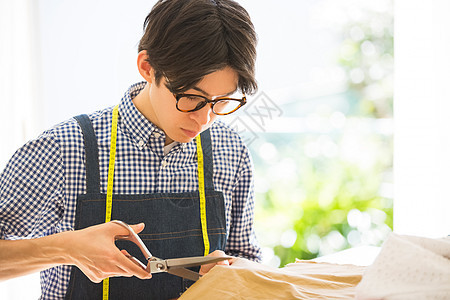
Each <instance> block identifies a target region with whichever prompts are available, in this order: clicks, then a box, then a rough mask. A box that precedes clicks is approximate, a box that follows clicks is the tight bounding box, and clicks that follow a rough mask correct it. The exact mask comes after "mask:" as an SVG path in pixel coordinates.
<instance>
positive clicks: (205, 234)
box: [103, 105, 209, 300]
mask: <svg viewBox="0 0 450 300" xmlns="http://www.w3.org/2000/svg"><path fill="white" fill-rule="evenodd" d="M118 119H119V106H118V105H116V106H115V107H114V109H113V116H112V125H111V148H110V150H109V168H108V186H107V189H106V214H105V223H106V222H109V221H111V212H112V194H113V185H114V164H115V161H116V144H117V120H118ZM195 140H196V142H197V161H198V189H199V194H200V220H201V225H202V234H203V244H204V246H205V252H204V254H205V256H206V255H208V254H209V238H208V229H207V226H206V197H205V175H204V171H203V150H202V142H201V138H200V135H198V136H197V137H196V138H195ZM108 298H109V278H105V279H104V280H103V300H108Z"/></svg>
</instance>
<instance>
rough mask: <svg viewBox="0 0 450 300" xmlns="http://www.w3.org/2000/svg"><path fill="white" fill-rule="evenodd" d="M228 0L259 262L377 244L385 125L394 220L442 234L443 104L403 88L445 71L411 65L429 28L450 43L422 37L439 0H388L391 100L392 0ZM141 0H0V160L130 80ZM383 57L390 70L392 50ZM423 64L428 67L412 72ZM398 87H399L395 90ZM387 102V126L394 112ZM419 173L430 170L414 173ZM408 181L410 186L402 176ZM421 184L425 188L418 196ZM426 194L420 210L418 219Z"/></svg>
mask: <svg viewBox="0 0 450 300" xmlns="http://www.w3.org/2000/svg"><path fill="white" fill-rule="evenodd" d="M239 2H240V3H241V4H242V5H243V6H244V7H245V8H246V9H247V10H248V12H249V13H250V15H251V17H252V20H253V22H254V25H255V27H256V31H257V33H258V36H259V44H258V60H257V79H258V82H259V91H258V92H257V93H256V94H255V95H253V96H251V97H249V98H250V99H249V100H250V101H249V105H246V106H245V107H244V108H243V109H241V110H240V111H239V113H237V114H236V115H231V116H228V117H225V118H224V120H225V121H226V122H228V123H230V124H231V125H232V126H233V127H234V128H235V129H236V130H237V131H238V132H240V133H241V134H242V136H243V137H244V139H245V141H246V142H247V144H248V146H249V148H250V150H251V153H252V156H253V160H254V164H255V170H256V177H255V188H256V193H255V195H256V208H255V227H256V231H257V236H258V239H259V241H260V244H261V246H262V247H263V253H264V261H263V263H264V264H268V265H271V266H273V267H282V266H284V265H285V264H287V263H290V262H294V261H295V259H296V258H298V259H312V258H315V257H318V256H324V255H327V254H331V253H335V252H338V251H340V250H344V249H347V248H351V247H357V246H362V245H370V246H380V245H381V244H382V243H383V241H384V240H385V239H386V237H387V236H388V235H389V233H390V232H392V230H393V226H394V219H393V211H394V207H393V199H394V188H393V182H394V173H393V162H394V155H393V153H394V148H393V142H394V137H395V139H396V149H401V151H402V152H401V153H400V155H396V156H395V158H396V161H397V160H398V161H397V162H398V165H401V166H402V167H403V168H402V170H400V171H399V172H397V171H396V173H395V174H396V175H395V178H397V174H400V175H402V177H401V178H400V180H398V181H397V179H396V180H395V182H396V195H400V196H399V197H397V196H396V202H395V205H396V219H395V224H396V227H395V228H398V230H397V229H396V230H395V231H398V232H401V233H411V234H413V233H416V234H417V233H422V234H428V235H437V234H441V233H445V232H447V234H448V231H449V230H448V229H450V227H449V226H448V225H449V224H448V222H447V223H446V224H442V220H444V219H446V217H445V215H447V213H445V208H448V204H443V203H444V201H445V199H446V198H445V197H446V196H447V195H446V194H445V193H439V190H438V189H436V188H435V186H434V185H435V184H436V182H437V183H442V182H443V179H442V178H445V175H448V171H447V170H448V168H445V169H443V166H450V163H448V162H449V161H448V159H447V156H448V155H445V153H446V150H450V145H449V143H448V142H445V140H443V139H442V138H441V137H442V133H443V128H448V126H447V125H448V121H445V120H446V118H445V117H444V116H443V115H442V113H441V111H445V110H441V109H439V108H437V107H438V105H435V104H436V102H433V101H441V100H442V99H443V98H442V95H439V97H429V98H426V101H427V104H428V105H426V106H425V107H428V108H429V109H431V108H433V109H435V110H432V111H431V110H428V111H426V112H429V113H430V114H427V115H426V116H427V117H428V118H429V119H427V120H430V119H433V116H436V114H438V115H439V116H441V118H440V119H439V118H438V119H437V120H440V121H439V124H436V123H433V122H431V123H430V122H422V121H423V120H424V117H423V114H422V113H421V110H422V111H423V109H426V108H424V106H422V105H415V104H414V103H415V102H414V100H416V98H414V97H415V95H416V94H417V95H421V96H422V95H423V94H422V93H420V92H421V91H423V90H425V89H428V88H429V87H436V86H444V85H445V84H443V85H442V84H441V85H437V84H438V83H444V81H443V80H444V79H443V76H440V77H439V78H436V77H433V76H434V75H431V74H434V70H436V68H438V69H439V68H440V67H439V66H440V65H441V63H442V61H436V60H433V61H432V63H431V67H430V68H428V69H426V70H425V72H420V75H417V74H419V73H418V72H417V71H416V67H422V68H426V65H427V64H426V63H425V61H427V62H428V61H429V60H428V59H426V58H425V57H426V56H427V55H428V54H430V49H433V48H432V47H433V45H434V43H436V41H438V42H439V41H444V42H442V43H443V44H441V46H442V47H441V48H440V49H441V50H440V51H441V52H439V53H438V55H440V56H439V57H440V58H442V59H446V58H445V57H446V55H445V53H446V50H449V48H450V47H449V43H448V38H442V37H443V36H444V35H445V31H440V32H438V35H437V36H435V37H434V38H431V39H427V35H426V33H424V31H425V29H424V28H427V29H436V30H437V28H445V26H436V24H435V23H433V22H438V23H437V24H440V25H442V24H444V25H445V24H447V25H450V24H448V23H449V22H448V21H443V20H444V17H445V16H444V14H443V13H440V12H441V11H445V8H448V4H446V3H445V1H436V2H439V3H437V4H436V3H435V1H433V2H432V3H431V2H430V3H428V4H425V3H421V2H420V1H416V0H415V1H398V2H397V3H399V4H396V5H397V6H401V7H402V8H403V10H402V12H404V14H403V15H401V14H400V16H399V19H397V16H398V14H397V11H399V10H397V9H396V22H397V20H401V22H400V24H401V25H402V27H401V28H402V29H404V32H405V33H406V34H405V35H404V36H406V38H403V39H402V41H403V44H402V45H404V47H402V48H400V50H401V53H402V54H404V56H402V57H403V60H400V62H402V65H401V67H400V68H399V69H400V72H397V71H396V93H398V97H396V101H395V105H394V104H393V95H394V89H393V83H394V73H393V70H394V44H393V36H394V22H393V18H394V14H393V10H394V8H393V1H392V0H377V1H369V0H334V1H331V0H302V1H298V0H297V1H294V0H284V1H281V2H280V1H275V0H270V1H257V0H242V1H239ZM154 3H155V1H148V0H147V1H144V0H135V1H126V2H125V1H118V0H113V1H111V0H110V1H106V0H98V1H87V0H79V1H70V0H35V1H33V0H14V1H12V0H0V29H1V30H0V45H1V47H0V51H1V52H0V63H1V66H2V67H1V69H0V104H1V107H2V109H1V118H0V126H1V127H0V128H1V129H0V138H1V139H2V146H1V148H0V167H1V169H3V167H4V165H5V164H6V162H7V161H8V159H9V158H10V157H11V155H12V154H13V153H14V151H15V150H16V149H17V148H18V147H20V146H21V145H22V144H23V143H24V142H25V141H27V140H29V139H31V138H33V137H35V136H37V135H38V134H39V133H40V132H42V131H43V130H45V129H46V128H48V127H50V126H53V125H55V124H57V123H59V122H61V121H63V120H65V119H67V118H70V117H72V116H74V115H77V114H80V113H87V112H92V111H94V110H98V109H102V108H104V107H107V106H112V105H115V104H116V103H118V102H119V101H120V98H121V97H122V95H123V93H124V92H125V90H126V89H127V88H128V87H129V86H130V85H131V84H133V83H134V82H137V81H140V80H141V78H140V75H139V73H138V72H137V68H136V54H137V44H138V42H139V39H140V37H141V35H142V24H143V20H144V18H145V16H146V15H147V14H148V12H149V11H150V9H151V7H152V6H153V4H154ZM436 8H437V9H436ZM433 12H434V13H433ZM418 16H420V17H421V18H418ZM419 19H420V20H422V21H423V23H420V22H417V20H419ZM439 22H441V23H439ZM442 22H444V23H442ZM445 22H447V23H445ZM396 26H397V25H396ZM427 26H428V27H427ZM397 28H399V27H398V26H397ZM429 32H432V30H431V31H429ZM396 43H397V38H396ZM396 47H397V46H396ZM410 49H414V51H409V50H410ZM396 53H398V52H397V50H396ZM410 53H412V54H411V55H412V56H408V55H409V54H410ZM433 53H435V54H436V52H433ZM417 57H419V59H418V60H417ZM421 59H423V60H421ZM411 62H415V63H414V64H411ZM395 63H396V70H397V54H396V62H395ZM443 65H444V66H445V65H447V66H448V65H449V64H448V60H446V61H444V63H443ZM433 68H434V69H433ZM442 72H444V73H439V74H447V73H448V71H442ZM397 74H401V75H402V77H401V78H399V79H398V78H397ZM413 74H414V75H416V76H415V77H414V76H413ZM427 75H430V77H429V78H430V79H428V81H426V80H425V81H424V78H425V77H426V76H427ZM444 77H445V76H444ZM447 78H448V77H447ZM425 79H426V78H425ZM431 81H432V82H431ZM422 84H425V85H424V86H423V85H422ZM398 86H400V89H399V90H400V91H404V92H397V87H398ZM419 89H420V90H419ZM437 91H443V89H442V88H441V89H439V88H438V90H437ZM428 95H432V96H436V93H434V94H433V92H430V91H429V92H428ZM445 95H448V93H447V94H445ZM444 98H445V97H444ZM411 100H412V101H411ZM447 100H448V99H447ZM422 103H423V102H422ZM439 103H440V104H442V102H439ZM399 105H402V109H401V110H400V113H397V110H396V114H395V116H396V127H395V130H396V131H395V136H394V122H393V116H394V113H393V111H394V110H395V107H396V106H397V109H398V107H399ZM411 107H414V108H415V110H411V109H410V108H411ZM408 109H409V110H408ZM405 112H409V113H410V114H409V115H408V114H405ZM397 115H399V116H401V117H402V118H403V119H401V120H402V121H401V122H399V119H398V118H397ZM402 124H403V125H402ZM405 124H406V125H405ZM417 124H420V125H421V126H422V127H421V128H422V129H423V130H422V131H420V130H419V131H418V130H417V128H418V127H417ZM423 124H425V125H423ZM446 126H447V127H446ZM430 133H432V134H430ZM397 137H400V139H398V138H397ZM434 137H436V138H435V139H434ZM422 138H425V139H426V141H427V143H428V145H430V147H434V146H437V147H439V149H440V150H439V152H436V151H434V150H428V152H427V151H425V152H424V154H423V155H422V154H418V152H414V149H419V151H422V152H423V150H424V149H425V147H422V148H421V147H420V146H419V147H417V145H418V144H421V143H418V142H417V140H418V139H419V140H420V139H422ZM397 145H398V146H399V147H397ZM426 149H428V148H426ZM430 149H434V148H430ZM395 151H396V153H397V150H395ZM433 151H434V152H433ZM436 155H437V156H436ZM430 157H431V158H432V159H431V160H430ZM435 157H439V159H438V158H436V159H434V158H435ZM440 163H441V165H442V167H439V166H438V165H440ZM417 166H419V167H417ZM422 171H427V172H428V173H427V172H422ZM418 172H420V175H421V176H419V173H418ZM424 174H434V175H433V176H431V177H429V178H430V180H429V181H427V180H426V179H423V175H424ZM413 175H417V176H413ZM442 175H444V176H442ZM404 178H413V179H414V180H413V181H411V180H410V181H407V180H406V181H405V180H404ZM436 178H439V180H438V181H436V180H434V181H433V180H432V179H436ZM397 182H401V183H402V184H403V185H402V186H403V188H399V186H398V185H397ZM419 186H420V187H423V189H422V190H420V192H418V191H417V190H413V189H411V187H419ZM397 189H398V190H400V191H403V193H400V194H398V193H397ZM429 191H434V192H435V193H434V194H432V195H433V196H436V198H433V197H429V198H428V197H427V198H426V199H425V198H424V195H425V197H426V195H430V192H429ZM414 193H415V194H417V195H420V196H418V197H414ZM413 198H414V199H413ZM433 199H436V200H433ZM425 200H426V203H427V208H428V210H430V211H429V212H428V213H427V214H426V215H424V216H421V219H418V218H417V216H418V215H421V212H422V211H423V206H424V204H423V203H424V202H423V201H425ZM447 202H448V201H446V202H445V203H447ZM421 203H422V204H421ZM397 207H400V208H401V210H400V211H399V212H398V213H397ZM433 216H434V217H436V218H434V217H433ZM398 220H400V221H398ZM427 224H428V227H427ZM397 225H398V226H397ZM436 228H438V229H439V230H436ZM37 278H38V277H37V275H35V274H34V275H31V276H28V277H25V278H20V279H16V280H11V281H8V282H7V283H1V284H0V299H3V298H2V296H4V297H5V298H4V299H20V298H23V297H22V296H23V295H22V296H20V295H19V296H17V293H18V291H17V290H18V289H20V288H17V287H19V286H21V284H23V283H24V282H25V283H26V284H27V286H29V287H30V288H29V289H28V290H29V291H27V292H29V293H35V294H32V295H38V294H39V291H38V279H37ZM7 285H8V287H7ZM22 292H24V291H23V290H22ZM14 297H16V298H14ZM36 297H37V296H34V298H36ZM26 298H29V297H26ZM31 298H33V297H31Z"/></svg>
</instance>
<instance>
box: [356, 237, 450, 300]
mask: <svg viewBox="0 0 450 300" xmlns="http://www.w3.org/2000/svg"><path fill="white" fill-rule="evenodd" d="M356 296H357V299H408V300H409V299H450V237H446V238H441V239H430V238H423V237H416V236H404V235H397V234H391V235H390V236H389V238H388V239H387V240H386V242H385V243H384V245H383V247H382V248H381V251H380V254H379V255H378V257H377V258H376V259H375V261H374V263H373V264H372V265H371V266H370V267H368V268H367V271H366V272H365V274H364V276H363V278H362V280H361V282H360V283H359V285H358V286H357V287H356Z"/></svg>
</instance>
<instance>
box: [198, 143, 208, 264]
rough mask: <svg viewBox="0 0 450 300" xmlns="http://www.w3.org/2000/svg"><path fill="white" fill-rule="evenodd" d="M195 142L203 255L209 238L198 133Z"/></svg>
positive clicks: (206, 249) (201, 154)
mask: <svg viewBox="0 0 450 300" xmlns="http://www.w3.org/2000/svg"><path fill="white" fill-rule="evenodd" d="M195 141H196V142H197V161H198V191H199V194H200V220H201V223H202V234H203V244H204V245H205V256H206V255H208V254H209V238H208V229H207V226H206V198H205V174H204V172H203V151H202V141H201V138H200V135H197V137H196V138H195Z"/></svg>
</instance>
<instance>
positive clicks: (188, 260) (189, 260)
mask: <svg viewBox="0 0 450 300" xmlns="http://www.w3.org/2000/svg"><path fill="white" fill-rule="evenodd" d="M231 258H233V257H232V256H221V257H217V256H194V257H182V258H172V259H166V262H167V267H169V268H189V267H195V266H200V265H205V264H212V263H216V262H219V261H222V260H227V259H231Z"/></svg>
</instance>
